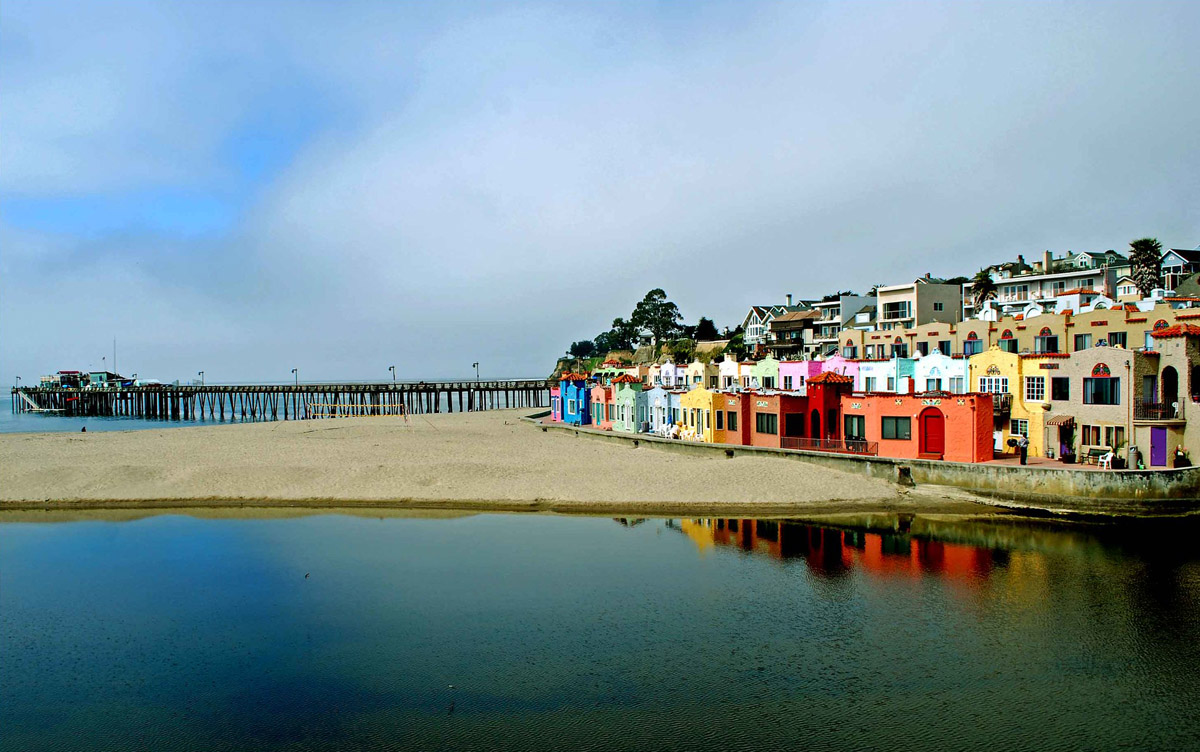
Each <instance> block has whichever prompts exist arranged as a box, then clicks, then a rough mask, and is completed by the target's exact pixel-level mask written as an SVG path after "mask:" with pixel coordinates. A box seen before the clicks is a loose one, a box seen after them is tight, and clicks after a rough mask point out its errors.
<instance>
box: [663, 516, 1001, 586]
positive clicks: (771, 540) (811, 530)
mask: <svg viewBox="0 0 1200 752" xmlns="http://www.w3.org/2000/svg"><path fill="white" fill-rule="evenodd" d="M677 526H678V529H679V530H680V531H681V532H683V533H684V534H685V535H687V536H688V537H689V538H691V539H692V540H693V541H694V542H695V543H696V545H697V547H698V548H699V549H700V550H701V551H707V550H708V549H709V548H712V547H717V548H719V547H731V548H737V549H740V550H742V551H746V552H748V553H756V554H762V555H765V556H769V557H772V558H775V559H803V560H804V562H805V564H806V565H807V566H808V568H809V570H811V571H812V572H813V573H815V574H821V575H837V574H841V573H844V572H848V571H850V570H855V569H857V570H861V571H863V572H866V573H868V574H873V575H881V576H897V575H898V576H916V575H919V574H922V573H932V574H939V575H943V576H946V577H951V578H961V579H964V580H972V581H977V580H980V579H982V578H984V577H986V576H987V575H988V574H989V573H990V572H991V571H992V569H993V568H994V567H995V566H996V564H997V563H998V562H997V561H996V554H995V552H993V551H992V550H991V549H988V548H981V547H978V546H970V545H965V544H961V543H947V542H943V541H938V540H931V539H928V538H925V537H918V536H914V535H911V534H908V533H875V532H863V531H858V530H839V529H836V528H827V527H818V526H814V525H806V524H803V523H799V522H791V521H787V520H747V519H696V520H680V521H679V522H678V524H677Z"/></svg>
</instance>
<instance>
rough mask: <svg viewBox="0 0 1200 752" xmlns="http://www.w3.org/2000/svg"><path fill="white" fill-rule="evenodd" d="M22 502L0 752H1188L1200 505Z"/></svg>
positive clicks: (1198, 713) (7, 584)
mask: <svg viewBox="0 0 1200 752" xmlns="http://www.w3.org/2000/svg"><path fill="white" fill-rule="evenodd" d="M38 519H39V518H38V516H37V514H36V513H22V514H21V515H20V516H14V515H12V514H8V515H0V749H3V750H85V749H86V750H129V749H155V750H183V749H203V750H233V749H266V750H344V749H359V748H376V749H479V750H484V749H563V750H577V749H647V750H670V749H678V750H694V749H714V750H717V749H720V750H761V749H873V748H877V749H888V750H904V749H914V750H915V749H921V750H928V749H972V748H994V749H1006V750H1009V749H1028V750H1044V749H1118V748H1135V749H1156V750H1167V749H1180V750H1182V749H1196V748H1197V746H1198V744H1200V682H1197V681H1196V677H1197V675H1200V554H1198V553H1197V551H1196V547H1195V545H1194V543H1193V541H1194V536H1195V533H1196V532H1197V528H1196V526H1195V525H1173V526H1171V527H1168V528H1157V527H1156V528H1144V529H1135V530H1129V529H1126V530H1123V531H1111V530H1110V531H1100V532H1095V531H1056V530H1050V529H1046V528H1044V527H1041V526H1022V525H1017V524H1012V523H999V522H997V523H992V522H980V523H970V524H966V523H955V524H950V523H945V524H938V523H922V522H921V521H920V520H919V519H918V522H917V523H914V525H913V527H912V529H911V530H910V531H908V532H903V533H899V532H893V533H877V532H864V531H860V530H852V529H850V530H838V529H830V528H821V527H814V526H811V525H804V524H800V523H790V522H778V521H758V522H756V521H753V520H644V521H640V520H611V519H599V518H587V517H553V516H535V515H474V516H461V517H454V516H446V517H444V518H437V519H415V518H405V517H395V516H386V514H385V516H383V517H382V518H379V517H371V516H366V515H364V516H350V515H342V514H314V515H312V516H299V517H284V518H275V519H250V518H234V519H230V518H223V519H222V518H199V517H192V516H183V515H162V516H152V517H145V518H142V519H131V520H128V521H102V520H93V521H76V522H38V521H32V522H31V521H29V520H38ZM1118 541H1120V542H1118Z"/></svg>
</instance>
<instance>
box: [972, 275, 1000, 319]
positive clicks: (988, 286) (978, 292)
mask: <svg viewBox="0 0 1200 752" xmlns="http://www.w3.org/2000/svg"><path fill="white" fill-rule="evenodd" d="M995 297H996V282H995V281H994V280H993V279H992V274H991V272H989V271H988V270H987V269H980V270H979V271H978V272H976V273H975V276H974V277H972V278H971V298H972V300H974V301H975V311H976V313H978V312H979V309H980V308H981V307H982V306H983V304H984V303H986V302H988V301H989V300H993V299H995Z"/></svg>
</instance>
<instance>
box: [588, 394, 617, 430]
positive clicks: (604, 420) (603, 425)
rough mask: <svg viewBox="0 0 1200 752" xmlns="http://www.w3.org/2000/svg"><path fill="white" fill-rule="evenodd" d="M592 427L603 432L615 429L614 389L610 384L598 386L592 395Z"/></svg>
mask: <svg viewBox="0 0 1200 752" xmlns="http://www.w3.org/2000/svg"><path fill="white" fill-rule="evenodd" d="M590 396H591V410H592V425H593V426H594V427H596V428H599V429H600V430H602V431H611V430H612V429H613V414H614V413H615V410H614V409H613V408H614V407H615V405H614V403H613V388H612V385H610V384H597V385H596V386H594V387H592V393H591V395H590Z"/></svg>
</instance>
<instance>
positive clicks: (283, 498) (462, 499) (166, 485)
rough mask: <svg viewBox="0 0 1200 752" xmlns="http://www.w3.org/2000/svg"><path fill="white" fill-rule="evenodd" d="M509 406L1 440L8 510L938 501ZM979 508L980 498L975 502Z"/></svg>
mask: <svg viewBox="0 0 1200 752" xmlns="http://www.w3.org/2000/svg"><path fill="white" fill-rule="evenodd" d="M522 412H528V411H515V410H503V411H493V412H478V413H466V414H461V413H460V414H452V415H431V416H425V417H420V416H414V417H412V418H411V419H410V421H409V422H408V423H405V422H404V420H403V419H401V418H394V417H380V418H345V419H335V420H324V421H299V422H294V421H289V422H274V423H254V424H239V425H218V426H205V427H195V428H169V429H161V430H138V431H119V432H93V433H87V434H76V433H69V434H64V433H39V434H5V435H0V505H2V506H3V507H6V508H9V509H14V508H35V507H53V506H59V507H87V506H107V507H113V506H135V507H136V506H156V507H161V506H171V505H189V506H190V505H196V504H204V505H223V504H232V505H241V504H253V505H305V506H311V505H314V504H316V505H322V504H324V505H330V506H335V505H340V506H347V505H370V506H394V507H410V508H455V509H495V510H543V511H545V510H549V511H579V510H584V511H592V512H600V513H603V512H609V511H612V512H620V511H628V512H660V513H663V514H675V513H685V514H686V513H688V512H695V513H702V512H715V511H721V510H752V511H756V512H760V513H786V512H788V511H792V510H804V511H807V512H818V511H838V510H866V509H871V510H880V511H897V510H905V509H910V508H916V507H922V508H925V509H929V508H930V505H931V504H932V505H933V506H935V507H937V508H939V509H941V508H950V507H955V506H956V505H957V508H958V509H959V510H961V509H962V508H963V507H964V506H969V507H972V508H974V507H977V506H978V505H975V504H973V503H971V502H967V501H962V500H958V501H954V500H946V499H940V500H939V499H931V498H930V497H927V496H925V495H923V494H916V493H913V492H911V491H910V490H907V489H902V488H900V487H898V486H896V485H894V484H891V483H888V482H886V481H882V480H877V479H872V478H867V477H863V476H858V475H850V474H848V473H843V472H838V471H834V470H828V469H825V468H820V467H816V466H812V465H808V464H806V463H803V462H795V461H787V460H781V459H778V458H772V457H745V456H738V457H735V458H733V459H728V458H724V457H722V456H713V457H706V456H690V455H686V454H684V455H681V454H677V453H674V452H667V451H663V450H660V449H655V448H653V447H651V446H647V445H643V446H641V447H639V448H634V447H632V446H631V445H626V444H623V443H617V442H609V441H600V440H596V439H593V438H587V437H585V436H574V435H571V434H568V433H563V432H557V431H550V432H543V431H542V430H540V429H539V428H538V427H537V426H533V425H530V424H528V423H525V422H522V421H521V420H520V419H519V418H520V415H521V414H522ZM979 509H980V511H982V510H983V509H984V508H982V507H980V508H979Z"/></svg>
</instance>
